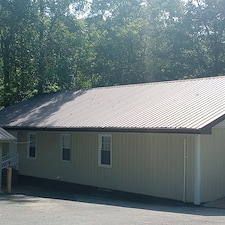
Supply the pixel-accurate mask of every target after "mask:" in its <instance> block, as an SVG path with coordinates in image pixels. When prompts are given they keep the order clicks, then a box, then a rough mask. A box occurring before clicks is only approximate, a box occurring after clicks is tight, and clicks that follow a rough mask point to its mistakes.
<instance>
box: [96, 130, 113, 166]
mask: <svg viewBox="0 0 225 225" xmlns="http://www.w3.org/2000/svg"><path fill="white" fill-rule="evenodd" d="M102 137H110V164H109V165H106V164H102V163H101V151H102V147H101V146H102ZM98 166H99V167H104V168H112V135H111V134H99V135H98Z"/></svg>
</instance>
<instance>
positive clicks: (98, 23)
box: [0, 0, 225, 109]
mask: <svg viewBox="0 0 225 225" xmlns="http://www.w3.org/2000/svg"><path fill="white" fill-rule="evenodd" d="M218 75H225V0H0V109H1V108H4V107H7V106H9V105H12V104H14V103H16V102H19V101H22V100H24V99H28V98H30V97H32V96H34V95H40V94H42V93H49V92H55V91H60V90H78V89H87V88H92V87H100V86H109V85H110V86H111V85H121V84H133V83H143V82H151V81H164V80H175V79H188V78H195V77H196V78H197V77H207V76H218Z"/></svg>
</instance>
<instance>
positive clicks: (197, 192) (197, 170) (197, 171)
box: [194, 134, 201, 205]
mask: <svg viewBox="0 0 225 225" xmlns="http://www.w3.org/2000/svg"><path fill="white" fill-rule="evenodd" d="M200 137H201V136H200V134H198V135H196V136H195V154H194V157H195V158H194V204H195V205H200V204H201V141H200Z"/></svg>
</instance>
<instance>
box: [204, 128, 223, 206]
mask: <svg viewBox="0 0 225 225" xmlns="http://www.w3.org/2000/svg"><path fill="white" fill-rule="evenodd" d="M201 177H202V180H201V193H202V195H201V201H202V202H207V201H212V200H215V199H219V198H221V197H224V196H225V128H224V127H223V126H218V127H214V128H213V130H212V135H201Z"/></svg>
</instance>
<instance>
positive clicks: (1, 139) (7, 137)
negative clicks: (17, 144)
mask: <svg viewBox="0 0 225 225" xmlns="http://www.w3.org/2000/svg"><path fill="white" fill-rule="evenodd" d="M16 140H17V139H16V138H15V137H14V136H13V135H12V134H10V133H8V132H7V131H6V130H4V129H3V128H0V143H8V142H13V141H16Z"/></svg>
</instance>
